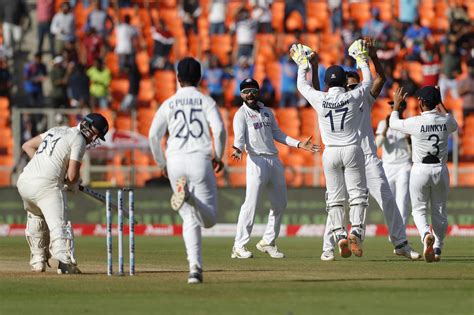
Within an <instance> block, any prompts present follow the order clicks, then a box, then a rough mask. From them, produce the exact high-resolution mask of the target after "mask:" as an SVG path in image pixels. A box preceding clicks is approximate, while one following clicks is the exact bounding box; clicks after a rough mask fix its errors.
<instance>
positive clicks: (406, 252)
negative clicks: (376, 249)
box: [393, 243, 421, 260]
mask: <svg viewBox="0 0 474 315" xmlns="http://www.w3.org/2000/svg"><path fill="white" fill-rule="evenodd" d="M393 253H394V254H395V255H398V256H405V257H406V258H408V259H411V260H418V259H420V258H421V255H420V253H418V252H417V251H415V250H414V249H413V248H411V246H410V245H408V243H407V244H405V245H404V246H403V247H400V248H395V249H394V250H393Z"/></svg>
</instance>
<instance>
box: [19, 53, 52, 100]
mask: <svg viewBox="0 0 474 315" xmlns="http://www.w3.org/2000/svg"><path fill="white" fill-rule="evenodd" d="M41 58H42V56H41V53H36V54H35V58H34V60H33V61H31V62H29V63H27V64H26V65H25V67H24V70H23V76H24V89H25V92H26V93H27V94H28V98H29V103H28V105H29V107H41V106H43V101H44V100H43V81H44V80H45V79H46V77H47V75H48V71H47V69H46V65H45V64H44V63H43V62H42V61H41Z"/></svg>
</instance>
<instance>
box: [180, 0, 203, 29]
mask: <svg viewBox="0 0 474 315" xmlns="http://www.w3.org/2000/svg"><path fill="white" fill-rule="evenodd" d="M179 15H180V17H181V20H182V21H183V27H184V32H185V33H186V36H188V37H189V35H190V34H191V33H193V34H195V35H196V34H197V33H198V24H197V20H198V18H199V16H200V15H201V6H200V5H199V1H198V0H180V3H179Z"/></svg>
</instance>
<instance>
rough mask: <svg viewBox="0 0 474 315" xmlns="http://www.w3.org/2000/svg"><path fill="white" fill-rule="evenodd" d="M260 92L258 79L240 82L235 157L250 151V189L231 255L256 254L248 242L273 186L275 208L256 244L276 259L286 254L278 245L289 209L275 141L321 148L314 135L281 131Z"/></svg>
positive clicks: (248, 188) (235, 117)
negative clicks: (261, 204)
mask: <svg viewBox="0 0 474 315" xmlns="http://www.w3.org/2000/svg"><path fill="white" fill-rule="evenodd" d="M258 92H259V85H258V82H257V81H255V80H254V79H252V78H247V79H245V80H244V81H242V82H241V83H240V96H241V97H242V99H243V101H244V103H243V104H242V106H241V107H240V108H239V110H238V111H237V112H236V113H235V116H234V122H233V128H234V137H235V138H234V145H233V146H232V148H233V149H234V151H233V152H232V158H233V159H234V160H237V161H240V160H241V159H242V152H243V150H244V148H245V150H246V151H247V156H248V159H247V178H246V181H247V185H246V186H247V188H246V192H245V201H244V204H243V205H242V207H241V209H240V214H239V220H238V222H237V233H236V236H235V241H234V246H233V248H232V254H231V258H243V259H245V258H251V257H252V256H253V255H252V252H250V251H249V250H247V248H246V247H245V245H246V244H247V243H248V242H249V241H250V234H251V232H252V228H253V223H254V219H255V209H256V207H257V203H258V198H259V196H260V193H261V191H262V190H263V189H264V188H269V191H268V195H269V199H270V203H271V205H272V208H271V209H270V213H269V215H268V223H267V227H266V229H265V233H264V235H263V237H262V240H260V241H259V242H258V243H257V246H256V247H257V249H258V250H259V251H261V252H264V253H267V254H268V255H270V257H272V258H284V257H285V255H284V254H283V253H282V252H280V251H279V250H278V248H277V246H276V245H275V240H276V239H277V237H278V234H279V232H280V225H281V219H282V216H283V211H284V210H285V209H286V204H287V195H286V182H285V173H284V172H285V171H284V168H283V165H282V164H281V162H280V159H279V158H278V151H277V149H276V147H275V143H274V140H276V141H278V142H280V143H282V144H285V145H288V146H291V147H295V148H301V149H303V150H306V151H310V152H317V151H318V150H319V146H317V145H313V144H312V143H311V137H309V138H308V139H307V140H306V141H304V142H300V141H298V140H296V139H293V138H292V137H290V136H287V135H286V134H285V133H284V132H283V131H281V129H280V128H279V127H278V124H277V121H276V119H275V116H274V115H273V112H272V110H271V109H269V108H267V107H265V106H264V104H263V103H261V102H258V101H257V99H258Z"/></svg>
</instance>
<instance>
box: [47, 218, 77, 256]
mask: <svg viewBox="0 0 474 315" xmlns="http://www.w3.org/2000/svg"><path fill="white" fill-rule="evenodd" d="M68 242H69V241H68V231H67V228H66V224H64V225H62V226H58V227H55V228H53V229H52V230H51V245H50V251H51V255H52V256H53V258H55V259H57V260H59V261H60V262H62V263H64V264H70V263H72V261H71V255H70V252H69V248H68V247H69V245H68Z"/></svg>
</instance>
